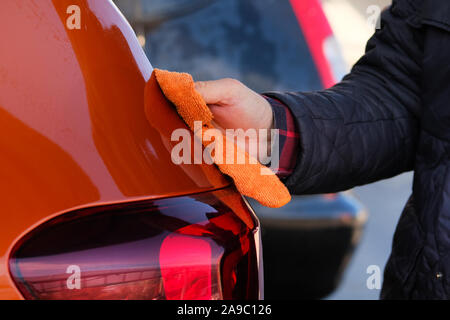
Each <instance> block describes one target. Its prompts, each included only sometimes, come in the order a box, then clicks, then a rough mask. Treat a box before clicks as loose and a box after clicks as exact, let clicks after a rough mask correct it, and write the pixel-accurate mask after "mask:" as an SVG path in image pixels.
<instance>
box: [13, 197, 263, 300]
mask: <svg viewBox="0 0 450 320" xmlns="http://www.w3.org/2000/svg"><path fill="white" fill-rule="evenodd" d="M257 231H258V222H257V220H256V218H255V217H254V215H253V213H252V212H251V211H250V210H249V209H248V206H247V204H246V203H245V202H244V201H243V199H242V197H241V196H240V195H239V194H238V193H237V192H236V191H235V190H234V189H222V190H219V191H215V192H211V193H203V194H198V195H194V196H186V197H178V198H167V199H162V200H152V201H142V202H136V203H126V204H119V205H113V206H104V207H100V208H89V209H82V210H78V211H75V212H71V213H67V214H64V215H62V216H59V217H57V218H54V219H52V220H50V221H48V222H46V223H44V224H43V225H41V226H39V227H38V228H37V229H35V230H33V231H32V232H31V233H30V234H28V235H27V236H25V237H24V238H23V239H22V240H21V241H20V242H19V243H18V244H17V245H16V246H15V247H14V249H13V251H12V255H11V257H10V272H11V275H12V278H13V280H14V282H15V283H16V285H17V287H18V289H19V290H20V292H21V293H22V295H23V296H24V298H26V299H177V300H179V299H205V300H206V299H258V298H260V288H259V279H260V277H259V272H260V270H259V263H260V261H259V257H258V252H259V249H258V246H259V241H260V240H259V234H258V232H257Z"/></svg>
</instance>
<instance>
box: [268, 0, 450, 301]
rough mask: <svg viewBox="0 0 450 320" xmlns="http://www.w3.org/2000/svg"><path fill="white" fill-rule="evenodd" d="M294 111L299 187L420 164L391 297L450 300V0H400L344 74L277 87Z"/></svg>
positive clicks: (292, 185)
mask: <svg viewBox="0 0 450 320" xmlns="http://www.w3.org/2000/svg"><path fill="white" fill-rule="evenodd" d="M268 95H269V96H273V97H275V98H278V99H279V100H281V101H283V102H284V103H285V104H286V105H287V106H289V108H290V109H291V111H292V113H293V114H294V116H295V118H296V120H297V125H298V129H299V133H300V141H301V142H300V144H301V152H300V154H299V156H298V160H297V166H296V169H295V171H294V173H293V174H292V176H291V177H290V178H289V179H288V180H287V181H286V185H287V186H288V188H289V189H290V191H291V192H292V193H295V194H309V193H324V192H336V191H341V190H345V189H348V188H351V187H354V186H356V185H362V184H366V183H370V182H373V181H376V180H380V179H384V178H389V177H392V176H395V175H397V174H399V173H402V172H405V171H409V170H414V172H415V176H414V185H413V194H412V196H411V198H410V200H409V201H408V203H407V205H406V207H405V210H404V212H403V213H402V216H401V218H400V221H399V224H398V226H397V230H396V233H395V235H394V242H393V247H392V253H391V257H390V259H389V261H388V264H387V266H386V269H385V277H384V284H383V289H382V293H381V297H382V298H397V299H411V298H412V299H414V298H418V299H423V298H436V299H446V298H450V1H449V0H394V2H393V4H392V6H391V7H390V8H389V9H388V10H385V11H384V12H383V14H382V17H381V29H380V30H378V31H376V33H375V34H374V36H373V37H372V38H371V39H370V40H369V42H368V44H367V48H366V54H365V55H364V56H363V57H362V58H361V59H360V60H359V62H358V63H357V64H356V65H355V66H354V67H353V69H352V71H351V73H350V74H349V75H347V76H346V77H345V78H344V80H343V81H342V82H340V83H339V84H337V85H336V86H334V87H332V88H331V89H328V90H324V91H320V92H311V93H289V92H287V93H286V92H285V93H278V92H272V93H269V94H268Z"/></svg>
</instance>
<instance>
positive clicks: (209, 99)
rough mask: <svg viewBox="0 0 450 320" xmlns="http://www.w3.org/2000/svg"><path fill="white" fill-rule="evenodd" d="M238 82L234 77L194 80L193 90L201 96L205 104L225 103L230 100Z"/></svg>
mask: <svg viewBox="0 0 450 320" xmlns="http://www.w3.org/2000/svg"><path fill="white" fill-rule="evenodd" d="M238 83H239V82H238V81H237V80H234V79H220V80H214V81H198V82H195V90H197V92H198V93H200V95H201V96H202V97H203V100H205V102H206V104H214V105H226V104H227V101H230V100H232V98H233V93H234V92H235V90H234V89H235V88H236V87H237V84H238Z"/></svg>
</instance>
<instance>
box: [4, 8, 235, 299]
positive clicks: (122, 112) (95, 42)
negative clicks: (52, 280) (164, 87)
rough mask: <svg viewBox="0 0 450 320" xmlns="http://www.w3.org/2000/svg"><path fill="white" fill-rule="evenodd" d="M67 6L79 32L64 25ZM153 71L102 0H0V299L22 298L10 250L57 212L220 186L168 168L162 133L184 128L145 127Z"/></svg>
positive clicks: (199, 171) (194, 172) (194, 168)
mask: <svg viewBox="0 0 450 320" xmlns="http://www.w3.org/2000/svg"><path fill="white" fill-rule="evenodd" d="M71 5H77V6H78V8H79V9H80V11H79V13H80V17H79V18H80V21H81V25H80V27H81V28H80V29H77V28H75V29H71V28H69V27H68V24H67V22H68V19H72V18H73V17H72V14H74V12H72V11H70V10H68V8H69V7H70V6H71ZM151 72H152V66H151V64H150V63H149V61H148V59H147V58H146V56H145V54H144V52H143V51H142V49H141V47H140V46H139V43H138V41H137V39H136V36H135V34H134V32H133V30H132V29H131V27H130V26H129V24H128V23H127V21H126V20H125V19H124V18H123V16H122V15H121V13H120V12H119V11H118V10H117V8H116V7H115V6H114V5H113V4H112V2H111V1H104V0H53V1H52V0H39V1H14V0H2V1H1V3H0V203H1V204H0V208H1V213H0V230H1V232H0V299H21V298H22V296H21V294H20V293H19V291H18V290H17V289H16V287H15V285H14V283H13V281H12V279H11V276H10V274H9V270H8V257H9V255H10V253H11V249H12V248H13V246H14V244H15V243H16V242H17V241H18V240H19V239H20V238H21V237H22V236H23V235H25V234H26V233H27V232H29V231H30V230H32V229H33V228H35V227H36V226H38V225H40V224H42V223H43V222H45V221H48V220H49V219H51V218H53V217H55V216H57V215H60V214H62V213H64V212H68V211H72V210H74V209H78V208H84V207H91V206H97V205H102V204H110V203H120V202H126V201H134V200H140V199H153V198H158V197H161V196H172V195H173V196H175V195H182V194H190V193H195V192H199V191H205V190H213V189H217V188H221V187H223V186H226V185H229V181H228V180H227V179H225V178H224V177H223V176H222V175H221V174H220V173H219V171H218V170H215V169H213V170H212V171H211V170H210V169H211V167H209V169H208V171H206V168H205V166H204V165H175V164H173V162H172V161H171V155H170V148H169V147H170V141H169V142H168V141H167V138H165V137H167V136H169V137H170V134H169V130H170V127H173V126H174V124H175V125H177V126H179V127H182V126H184V124H183V123H182V121H181V120H180V119H179V118H178V116H177V115H176V114H175V112H174V113H173V117H170V119H162V121H167V123H168V125H167V133H166V134H163V133H161V128H164V125H160V126H159V128H158V130H159V131H158V130H157V129H156V128H153V127H152V126H151V125H150V124H149V123H148V122H147V120H146V118H145V115H144V86H145V83H146V80H148V79H149V77H150V75H151ZM155 103H157V104H167V102H166V101H165V100H164V99H160V98H159V99H155ZM156 107H158V106H156ZM169 123H170V125H169ZM163 130H164V129H163Z"/></svg>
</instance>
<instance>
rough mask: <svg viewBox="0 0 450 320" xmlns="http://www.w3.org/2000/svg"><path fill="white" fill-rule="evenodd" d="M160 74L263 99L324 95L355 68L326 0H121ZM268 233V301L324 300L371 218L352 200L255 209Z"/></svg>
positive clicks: (316, 199) (296, 201) (303, 200)
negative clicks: (239, 87)
mask: <svg viewBox="0 0 450 320" xmlns="http://www.w3.org/2000/svg"><path fill="white" fill-rule="evenodd" d="M115 2H116V4H117V5H118V6H119V7H120V8H121V10H122V12H123V13H124V14H125V15H126V17H127V18H128V20H129V21H130V23H131V24H132V26H133V28H134V29H135V31H136V33H137V35H138V38H139V41H140V43H141V45H142V46H143V47H144V48H145V52H146V54H147V55H148V56H149V58H150V60H151V61H152V64H153V65H154V66H155V67H158V68H162V69H169V70H176V71H180V72H188V73H190V74H192V75H193V77H194V79H196V80H211V79H217V78H223V77H231V78H236V79H239V80H241V81H242V82H243V83H245V84H246V85H248V86H249V87H250V88H252V89H254V90H256V91H257V92H265V91H270V90H285V91H288V90H296V91H298V90H301V91H310V90H318V89H323V88H326V87H329V86H331V85H333V84H334V83H335V82H336V81H338V80H339V79H341V78H342V76H343V75H344V74H345V72H346V71H347V66H346V64H345V62H344V60H343V58H342V55H341V52H340V49H339V46H338V44H337V42H336V40H335V38H334V36H333V33H332V30H331V28H330V26H329V24H328V21H327V18H326V16H325V15H324V13H323V11H322V7H321V4H320V2H319V1H318V0H292V1H288V0H284V1H279V0H277V1H275V0H226V1H221V0H190V1H184V0H171V1H159V0H134V1H130V0H116V1H115ZM250 203H251V204H252V206H253V208H254V210H255V212H256V214H257V215H258V217H259V218H260V221H261V224H262V239H263V248H264V249H263V254H264V273H265V296H266V298H291V299H292V298H293V299H295V298H313V299H317V298H323V297H325V296H327V295H328V294H330V293H331V292H332V291H333V290H334V289H335V288H336V287H337V286H338V284H339V281H340V279H341V276H342V273H343V271H344V269H345V267H346V265H347V263H348V261H349V260H350V257H351V254H352V253H353V250H354V249H355V247H356V245H357V243H358V241H359V238H360V235H361V231H362V229H363V226H364V223H365V221H366V211H365V210H364V208H363V206H362V205H361V204H360V203H359V201H358V200H357V199H356V198H355V197H354V196H353V195H351V194H350V193H349V192H347V193H340V194H332V195H315V196H295V197H294V198H293V201H292V202H291V203H290V204H289V205H287V206H285V207H283V208H281V209H276V210H274V209H268V208H264V207H262V206H260V205H258V204H257V203H255V202H254V201H251V200H250Z"/></svg>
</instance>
